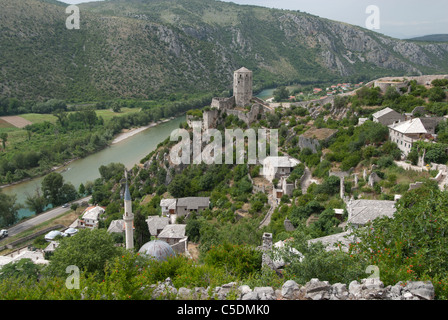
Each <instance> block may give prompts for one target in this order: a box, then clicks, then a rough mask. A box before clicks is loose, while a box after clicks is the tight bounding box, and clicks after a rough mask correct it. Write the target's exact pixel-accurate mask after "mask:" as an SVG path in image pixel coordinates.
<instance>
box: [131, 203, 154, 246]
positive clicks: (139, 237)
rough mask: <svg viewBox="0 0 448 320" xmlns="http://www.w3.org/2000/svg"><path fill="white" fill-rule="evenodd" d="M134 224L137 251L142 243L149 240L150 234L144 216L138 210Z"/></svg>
mask: <svg viewBox="0 0 448 320" xmlns="http://www.w3.org/2000/svg"><path fill="white" fill-rule="evenodd" d="M134 226H135V232H134V238H135V250H136V251H137V250H138V249H140V247H141V246H142V245H144V244H145V243H146V242H148V241H150V240H151V234H150V233H149V229H148V224H147V223H146V220H145V216H144V215H143V214H141V213H140V212H138V211H137V212H136V214H135V219H134Z"/></svg>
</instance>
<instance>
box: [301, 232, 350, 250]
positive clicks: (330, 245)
mask: <svg viewBox="0 0 448 320" xmlns="http://www.w3.org/2000/svg"><path fill="white" fill-rule="evenodd" d="M318 242H321V243H322V244H323V245H324V246H325V250H326V251H333V250H339V247H336V246H335V244H336V243H341V249H342V250H343V251H345V252H347V251H348V248H349V245H350V243H353V242H355V238H354V236H353V235H351V231H345V232H342V233H337V234H332V235H329V236H326V237H321V238H316V239H311V240H308V245H310V244H312V243H318Z"/></svg>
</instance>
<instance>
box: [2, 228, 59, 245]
mask: <svg viewBox="0 0 448 320" xmlns="http://www.w3.org/2000/svg"><path fill="white" fill-rule="evenodd" d="M62 228H66V227H65V226H63V225H62V224H58V225H55V226H52V227H49V228H46V229H44V230H41V231H38V232H36V233H33V234H30V235H29V236H26V237H23V238H20V239H17V240H15V241H13V242H10V243H8V244H7V245H6V248H8V249H13V248H14V247H16V246H17V245H19V244H21V243H23V242H25V241H28V240H31V239H34V238H37V237H38V236H40V235H43V234H45V233H47V232H50V231H51V230H56V229H62Z"/></svg>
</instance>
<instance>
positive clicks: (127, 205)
mask: <svg viewBox="0 0 448 320" xmlns="http://www.w3.org/2000/svg"><path fill="white" fill-rule="evenodd" d="M125 176H126V187H125V190H124V215H123V220H124V225H125V234H126V249H134V229H133V228H134V214H133V213H132V200H131V194H130V193H129V187H128V177H127V173H126V172H125Z"/></svg>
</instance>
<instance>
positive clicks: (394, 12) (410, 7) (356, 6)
mask: <svg viewBox="0 0 448 320" xmlns="http://www.w3.org/2000/svg"><path fill="white" fill-rule="evenodd" d="M60 1H62V2H65V3H70V4H79V3H82V2H92V0H60ZM223 1H227V2H234V3H237V4H249V5H257V6H263V7H268V8H278V9H289V10H300V11H302V12H307V13H311V14H313V15H316V16H319V17H323V18H328V19H331V20H336V21H342V22H346V23H350V24H354V25H358V26H361V27H364V28H365V27H366V20H367V19H368V18H369V16H371V15H372V13H371V12H369V13H366V9H367V7H368V6H370V5H374V6H376V7H377V8H378V9H379V22H380V24H379V30H374V31H377V32H380V33H383V34H385V35H388V36H391V37H395V38H399V39H406V38H412V37H417V36H423V35H428V34H441V33H444V34H448V1H447V0H427V1H424V0H231V1H229V0H223Z"/></svg>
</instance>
